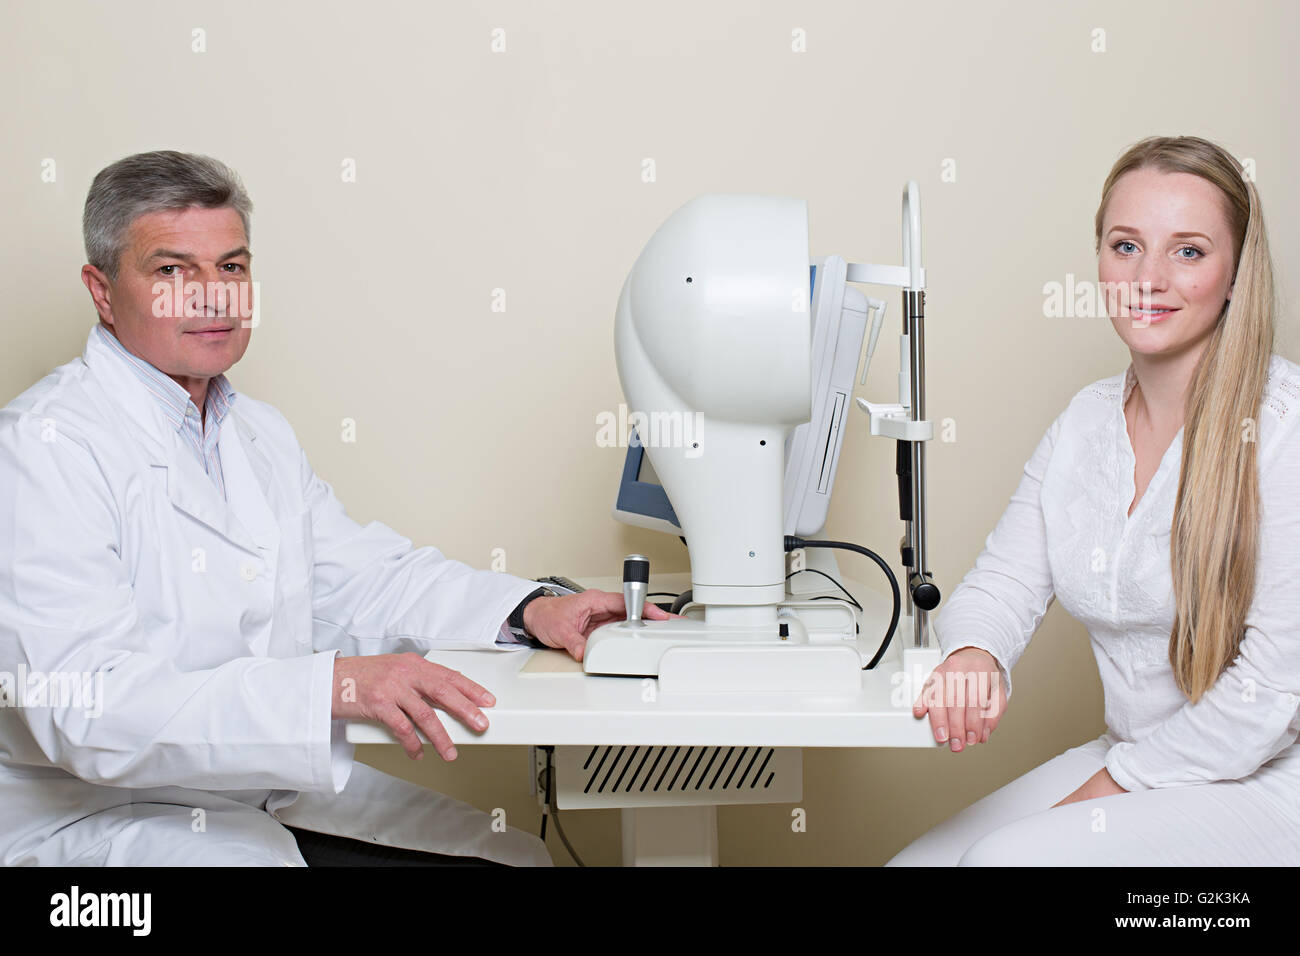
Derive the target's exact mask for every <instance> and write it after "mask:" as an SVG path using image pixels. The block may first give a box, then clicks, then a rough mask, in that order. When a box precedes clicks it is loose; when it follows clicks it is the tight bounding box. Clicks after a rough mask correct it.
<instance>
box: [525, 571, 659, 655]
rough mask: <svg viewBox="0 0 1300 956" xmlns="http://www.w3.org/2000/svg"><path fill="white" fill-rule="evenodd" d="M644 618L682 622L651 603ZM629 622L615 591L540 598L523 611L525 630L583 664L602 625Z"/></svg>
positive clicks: (581, 592) (621, 596)
mask: <svg viewBox="0 0 1300 956" xmlns="http://www.w3.org/2000/svg"><path fill="white" fill-rule="evenodd" d="M642 617H643V618H644V619H645V620H647V621H666V620H668V619H669V618H679V617H681V615H680V614H669V613H668V612H667V611H665V610H663V609H662V608H660V607H659V606H658V605H657V604H653V603H651V602H650V601H649V600H647V601H646V602H645V610H644V611H643V612H642ZM626 619H627V608H626V606H625V605H624V603H623V595H621V594H615V593H614V592H613V591H597V590H594V589H593V590H587V591H579V592H578V593H577V594H564V595H561V596H560V597H540V598H537V599H536V600H534V601H529V602H528V606H527V607H525V608H524V630H526V631H527V632H528V633H529V634H531V635H533V636H534V637H536V638H537V639H538V640H539V641H541V642H542V643H543V644H546V645H547V646H549V647H562V648H564V649H565V650H566V651H568V652H569V654H570V655H572V657H573V659H574V660H575V661H580V660H582V655H583V652H584V651H585V650H586V648H587V638H589V637H591V632H592V631H594V630H595V629H596V628H598V627H600V626H601V625H602V624H608V623H610V622H611V621H623V620H626Z"/></svg>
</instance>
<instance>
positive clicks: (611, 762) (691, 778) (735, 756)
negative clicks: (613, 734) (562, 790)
mask: <svg viewBox="0 0 1300 956" xmlns="http://www.w3.org/2000/svg"><path fill="white" fill-rule="evenodd" d="M774 753H775V751H774V750H773V748H771V747H631V746H624V747H592V748H591V750H590V752H589V753H588V754H587V759H586V761H585V762H584V763H583V764H582V773H581V781H582V784H583V788H582V792H583V793H584V794H587V795H595V794H647V795H649V794H657V793H658V794H669V793H673V794H679V793H690V792H701V793H718V792H755V793H757V792H761V791H764V790H768V789H770V788H771V786H772V780H773V778H774V777H775V776H776V771H775V770H774V769H773V768H772V767H771V766H770V765H771V763H772V757H773V755H774Z"/></svg>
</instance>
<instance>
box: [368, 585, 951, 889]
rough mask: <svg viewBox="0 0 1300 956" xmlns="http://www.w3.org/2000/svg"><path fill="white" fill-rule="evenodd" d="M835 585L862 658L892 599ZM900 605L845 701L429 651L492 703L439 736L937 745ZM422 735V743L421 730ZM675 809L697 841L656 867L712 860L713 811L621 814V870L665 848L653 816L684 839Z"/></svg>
mask: <svg viewBox="0 0 1300 956" xmlns="http://www.w3.org/2000/svg"><path fill="white" fill-rule="evenodd" d="M575 580H576V581H577V582H578V583H579V584H580V585H582V586H583V587H585V588H596V589H600V590H606V591H614V592H616V593H620V594H621V593H622V579H621V578H619V577H592V578H577V579H575ZM841 583H842V584H843V585H844V586H845V587H846V588H847V589H848V590H849V591H850V592H851V593H852V594H853V596H854V597H855V598H856V599H857V600H858V602H859V603H860V604H861V605H862V607H863V611H862V612H860V613H859V622H860V635H859V645H860V647H861V648H862V649H863V650H864V651H865V652H866V653H867V655H868V657H869V656H870V655H871V654H874V653H875V650H876V649H877V648H878V647H879V645H880V641H881V639H882V638H883V636H884V633H885V630H886V628H887V627H888V624H889V617H890V614H891V613H892V597H891V595H890V594H889V593H888V591H887V584H886V583H885V582H883V581H882V582H881V590H876V589H872V588H867V587H865V586H864V585H862V584H861V583H860V582H856V581H851V580H847V579H842V581H841ZM902 586H903V585H902V584H901V583H900V587H902ZM689 587H690V574H689V573H681V574H662V575H655V576H653V577H652V579H651V581H650V588H649V590H650V591H651V593H655V592H670V593H677V592H680V591H681V590H683V589H685V588H689ZM812 593H813V594H827V595H838V596H840V597H843V595H842V593H841V592H839V591H838V589H836V588H835V587H834V586H833V585H832V584H831V583H830V582H829V581H827V582H826V590H824V591H819V592H812ZM800 596H801V597H803V596H804V595H800ZM648 600H654V599H648ZM902 600H903V609H902V610H901V611H900V615H899V620H898V626H897V627H896V629H895V632H894V636H893V638H892V639H891V641H890V646H889V649H888V650H887V651H886V652H885V655H884V656H883V657H882V658H881V659H880V661H879V662H878V663H877V664H876V666H875V667H874V668H873V669H871V670H864V671H863V672H862V683H861V689H860V690H859V691H858V692H857V693H855V694H847V695H828V694H802V693H762V694H757V693H736V692H729V693H712V694H666V693H660V692H659V691H658V687H657V684H658V682H657V681H656V680H655V679H654V678H648V677H614V676H597V675H588V674H586V673H584V672H583V671H582V665H581V664H580V663H578V662H577V661H573V660H572V659H571V658H570V657H569V656H568V654H567V653H566V652H564V651H560V650H552V649H546V650H534V649H528V650H521V651H488V650H470V651H443V650H434V651H430V652H429V653H428V654H427V655H426V657H427V659H428V660H430V661H434V662H435V663H438V664H442V665H444V666H446V667H451V668H454V669H455V670H458V671H460V672H462V673H463V674H465V675H466V676H467V677H469V678H471V679H472V680H474V681H477V682H478V683H479V684H481V685H483V686H484V687H486V688H487V689H488V690H490V691H491V692H492V694H493V695H494V696H495V697H496V701H497V702H496V705H495V706H493V707H490V708H483V711H484V713H485V714H486V715H487V718H488V721H489V726H488V729H487V730H485V731H483V732H482V733H476V732H474V731H472V730H470V729H469V728H467V727H466V726H465V725H463V724H462V723H460V721H459V720H456V719H455V718H453V717H449V716H448V715H446V714H445V713H442V712H440V714H439V716H440V720H441V721H442V724H443V726H444V727H445V728H446V730H447V733H448V736H449V737H450V738H451V739H452V741H454V742H455V743H456V744H457V745H458V746H460V745H490V744H502V745H516V746H517V745H521V744H522V745H528V744H538V745H550V746H577V745H588V746H590V745H633V746H655V747H665V746H748V747H757V746H763V747H937V746H939V744H938V743H937V742H936V741H935V739H934V737H933V735H932V734H931V733H930V729H929V722H928V720H926V719H921V720H918V719H916V718H915V717H913V716H912V702H913V701H914V700H915V699H916V696H917V694H919V692H920V688H921V686H922V683H923V682H924V680H925V678H926V677H927V676H928V675H929V673H930V671H931V670H932V669H933V667H934V666H935V665H936V664H937V663H938V660H939V656H940V654H939V651H938V647H937V639H936V636H935V634H934V631H933V620H932V621H931V628H930V630H931V633H930V648H929V649H925V650H922V649H910V648H909V649H908V651H907V658H908V662H909V664H908V668H907V670H905V669H904V666H903V656H904V654H903V648H904V646H905V645H909V644H910V643H911V641H912V639H913V632H912V620H911V618H910V617H909V616H908V615H907V614H906V613H905V611H906V594H903V596H902ZM534 658H537V659H536V660H534ZM530 662H531V663H530ZM909 671H910V673H909ZM346 733H347V739H348V740H349V741H351V742H352V743H356V744H396V743H397V738H395V737H394V736H393V735H392V734H391V733H390V732H389V730H388V728H387V727H385V726H383V725H382V724H378V723H372V722H368V721H350V722H349V723H348V725H347V730H346ZM417 733H418V731H417ZM421 739H422V740H426V738H424V736H423V735H422V734H421ZM426 742H427V740H426ZM683 809H689V810H691V811H697V812H698V814H700V815H699V816H698V817H697V818H696V819H695V821H694V822H695V823H697V824H699V826H698V827H697V828H696V829H697V830H698V834H699V835H700V836H699V839H698V840H694V842H693V844H692V846H691V847H688V848H687V849H685V850H682V849H681V848H678V850H676V851H670V852H667V853H664V852H659V853H656V854H655V855H654V861H657V862H670V863H682V862H703V863H716V862H717V849H716V841H717V837H716V821H715V807H714V806H713V805H710V806H707V807H698V808H697V807H690V808H682V807H669V808H638V809H624V810H623V817H624V863H625V864H628V863H631V862H633V861H632V860H630V859H629V855H631V856H632V857H640V858H641V859H642V860H643V861H644V859H645V857H646V853H645V852H644V851H641V852H637V851H636V847H637V846H638V845H645V846H658V847H663V846H665V843H664V840H665V838H666V834H665V833H664V832H662V830H661V829H658V828H655V827H654V823H655V821H656V820H660V821H662V822H663V824H664V825H665V826H667V825H668V817H669V814H668V811H670V810H671V811H676V813H675V814H673V815H672V817H673V822H672V824H671V830H672V831H673V832H675V833H678V834H680V833H682V832H684V829H683V824H684V823H686V822H688V821H685V820H683V819H682V817H681V811H682V810H683ZM685 830H690V827H689V826H688V827H686V828H685ZM652 831H653V832H652ZM709 844H711V845H709Z"/></svg>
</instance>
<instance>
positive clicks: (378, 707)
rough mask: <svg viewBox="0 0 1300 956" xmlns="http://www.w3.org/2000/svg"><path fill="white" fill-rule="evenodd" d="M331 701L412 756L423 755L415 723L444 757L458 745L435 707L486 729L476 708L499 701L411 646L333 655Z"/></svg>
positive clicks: (338, 713) (337, 715) (337, 710)
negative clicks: (374, 725) (379, 728)
mask: <svg viewBox="0 0 1300 956" xmlns="http://www.w3.org/2000/svg"><path fill="white" fill-rule="evenodd" d="M539 600H540V599H539ZM533 603H537V602H536V601H534V602H533ZM333 700H334V705H333V708H332V713H331V716H332V717H334V719H335V720H378V721H381V722H383V724H384V725H385V726H386V727H388V729H389V730H391V731H392V732H393V734H394V736H396V737H397V739H398V740H399V741H400V742H401V744H402V749H403V750H405V751H406V755H407V756H408V757H410V758H411V759H412V760H419V759H420V758H421V757H422V756H424V744H422V743H421V742H420V738H419V737H418V736H417V735H416V733H415V728H416V727H419V728H420V730H422V731H424V736H426V737H428V738H429V742H430V743H432V744H433V746H434V749H435V750H437V751H438V754H439V755H440V756H441V757H442V759H443V760H455V759H456V745H455V744H453V743H452V742H451V738H450V737H448V736H447V731H446V730H444V729H443V726H442V724H441V723H439V721H438V716H437V714H436V713H434V709H433V708H434V707H435V706H437V707H439V708H441V709H442V710H444V711H446V712H447V713H449V714H451V715H452V716H453V717H455V718H457V719H458V720H460V722H461V723H463V724H464V725H465V726H466V727H469V728H471V729H473V730H477V731H480V732H481V731H484V730H487V725H488V721H487V717H485V716H483V712H482V711H481V710H479V708H480V707H491V706H492V705H493V704H495V703H496V702H497V700H496V698H495V697H493V696H492V695H491V694H490V693H489V692H488V690H487V688H485V687H481V686H479V685H478V684H476V683H474V681H472V680H470V679H469V678H468V677H466V676H465V675H464V674H462V673H461V672H460V671H454V670H452V669H451V668H450V667H443V666H442V665H441V664H435V663H433V662H432V661H427V660H425V659H424V657H423V656H421V655H420V654H416V653H415V652H413V651H412V652H409V653H406V654H374V655H371V656H367V657H339V658H337V659H335V661H334V698H333Z"/></svg>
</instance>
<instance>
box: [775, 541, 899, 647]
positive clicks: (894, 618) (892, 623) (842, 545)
mask: <svg viewBox="0 0 1300 956" xmlns="http://www.w3.org/2000/svg"><path fill="white" fill-rule="evenodd" d="M800 548H839V549H841V550H843V551H856V552H857V553H858V554H861V555H865V556H866V557H868V558H870V559H871V560H872V561H875V562H876V564H878V565H880V570H882V571H884V572H885V577H886V578H888V579H889V588H890V590H891V591H893V594H894V613H893V614H892V615H891V616H890V618H889V629H888V630H887V631H885V639H884V640H883V641H881V642H880V648H879V649H878V650H877V651H876V654H875V656H874V657H872V658H871V660H869V661H868V662H867V665H866V666H865V667H863V668H862V669H863V670H864V671H865V670H870V669H871V668H873V667H875V666H876V664H878V663H879V662H880V658H881V657H883V656H884V654H885V651H886V650H888V649H889V642H890V640H892V639H893V636H894V630H895V629H896V628H897V627H898V617H899V614H900V613H901V612H902V607H903V598H902V595H901V594H900V593H899V590H898V578H896V577H894V572H893V570H892V569H891V568H890V567H889V565H888V564H886V563H885V561H884V560H883V559H882V558H881V557H880V555H878V554H876V552H874V551H872V550H871V549H870V548H864V547H863V546H862V545H860V544H853V543H852V542H850V541H805V540H804V539H803V538H799V537H796V536H794V535H792V534H788V535H786V536H785V550H786V551H797V550H799V549H800ZM805 570H815V569H805ZM827 576H828V577H829V575H827ZM832 580H833V579H832Z"/></svg>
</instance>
